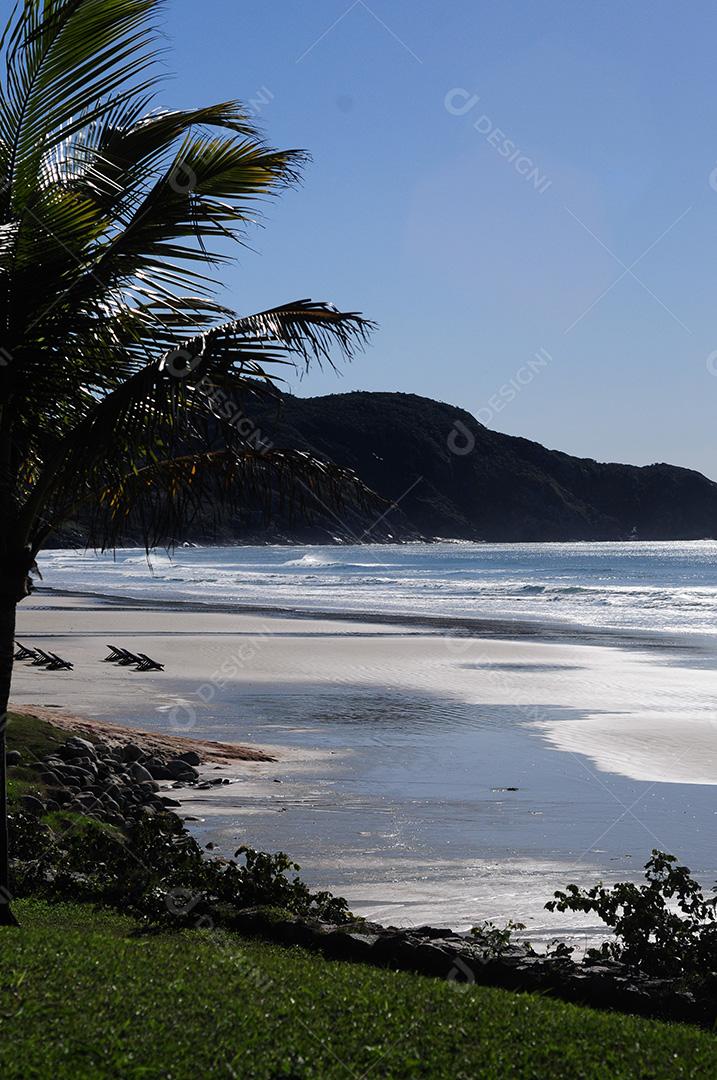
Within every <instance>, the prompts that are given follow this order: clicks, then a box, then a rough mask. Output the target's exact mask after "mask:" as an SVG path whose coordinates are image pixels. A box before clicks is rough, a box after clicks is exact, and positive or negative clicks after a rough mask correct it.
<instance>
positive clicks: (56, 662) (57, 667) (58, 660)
mask: <svg viewBox="0 0 717 1080" xmlns="http://www.w3.org/2000/svg"><path fill="white" fill-rule="evenodd" d="M50 656H51V657H52V661H53V662H52V664H50V670H51V671H72V669H73V667H74V666H75V665H74V664H71V663H70V661H69V660H63V659H62V657H61V656H58V655H57V653H54V652H51V653H50Z"/></svg>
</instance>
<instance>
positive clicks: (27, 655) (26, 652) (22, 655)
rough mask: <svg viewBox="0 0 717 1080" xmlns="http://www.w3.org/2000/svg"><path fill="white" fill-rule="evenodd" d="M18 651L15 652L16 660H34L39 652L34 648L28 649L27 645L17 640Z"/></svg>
mask: <svg viewBox="0 0 717 1080" xmlns="http://www.w3.org/2000/svg"><path fill="white" fill-rule="evenodd" d="M15 644H16V645H17V652H16V653H15V659H16V660H34V659H35V657H36V655H37V653H36V652H35V650H34V649H28V648H27V647H26V646H25V645H21V644H20V642H19V641H16V642H15Z"/></svg>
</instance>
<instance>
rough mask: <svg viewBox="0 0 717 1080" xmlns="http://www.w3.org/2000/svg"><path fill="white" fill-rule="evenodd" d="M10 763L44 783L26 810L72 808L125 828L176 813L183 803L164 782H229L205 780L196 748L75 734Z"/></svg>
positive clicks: (207, 784) (24, 799)
mask: <svg viewBox="0 0 717 1080" xmlns="http://www.w3.org/2000/svg"><path fill="white" fill-rule="evenodd" d="M8 764H9V765H11V766H12V765H14V766H21V767H23V769H30V770H32V772H33V773H34V774H35V775H36V776H37V779H38V781H39V782H40V785H42V792H43V793H42V794H39V793H38V794H36V795H24V796H23V797H22V799H21V804H22V806H23V809H24V810H25V811H26V812H28V813H31V814H37V815H38V816H40V815H41V814H45V813H48V812H49V811H53V810H67V811H71V812H74V813H83V814H89V815H92V816H93V817H95V818H97V819H98V820H100V821H105V822H107V823H108V824H110V825H115V826H118V827H119V828H122V827H124V826H126V825H127V824H128V823H129V822H131V821H133V820H136V819H137V818H138V817H140V816H142V815H144V816H152V815H154V814H157V813H168V812H173V811H172V808H173V807H177V806H179V805H180V803H179V802H178V801H177V800H176V799H173V798H171V797H170V796H168V795H166V794H162V793H161V792H162V788H161V786H160V781H169V782H170V783H171V787H172V788H182V787H187V786H193V787H201V788H208V787H211V786H213V784H222V783H228V782H229V781H226V780H222V779H221V778H216V779H214V780H212V781H206V780H205V781H201V780H200V776H199V772H198V771H197V766H198V765H200V764H201V759H200V757H199V755H198V754H197V753H196V752H195V751H194V750H187V751H185V752H183V753H180V754H177V755H176V757H169V756H161V755H159V754H157V753H148V752H147V751H145V750H143V749H142V748H141V747H139V746H137V745H136V744H135V743H132V742H128V743H125V744H124V745H119V746H110V745H108V744H107V743H103V742H97V743H95V742H90V741H89V740H88V739H82V738H80V737H79V736H72V737H70V738H68V739H67V741H66V742H65V743H64V744H63V745H62V746H59V747H58V748H57V749H56V750H53V751H52V752H51V753H49V754H47V755H45V757H43V758H42V759H40V760H33V761H26V760H24V759H23V757H22V755H21V754H20V753H19V752H18V751H14V752H13V753H12V755H8Z"/></svg>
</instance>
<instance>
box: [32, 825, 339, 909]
mask: <svg viewBox="0 0 717 1080" xmlns="http://www.w3.org/2000/svg"><path fill="white" fill-rule="evenodd" d="M10 845H11V848H10V850H11V857H12V858H11V869H12V876H13V881H12V891H13V893H14V894H15V895H19V896H27V895H40V896H44V897H47V898H48V899H55V900H60V899H68V898H71V899H73V900H87V901H92V902H95V903H97V904H105V905H109V906H111V907H115V908H118V909H119V910H121V911H125V912H129V913H133V914H135V915H137V916H139V917H141V918H142V919H144V920H145V921H146V922H147V923H151V924H169V925H176V926H187V925H197V924H198V921H199V920H200V919H201V918H202V917H203V916H204V917H211V919H212V921H213V922H217V921H221V919H222V918H223V919H224V921H226V920H227V918H230V917H231V913H232V912H234V913H235V912H236V911H238V910H241V909H242V908H246V907H255V906H273V907H277V908H283V909H285V910H287V911H289V912H290V913H292V914H293V915H298V916H301V917H303V918H317V919H322V920H325V921H328V922H334V923H344V922H348V921H350V918H351V914H350V912H349V910H348V905H347V903H346V901H345V900H343V899H342V898H340V897H335V896H333V895H332V894H331V893H328V892H316V893H313V892H311V891H310V889H309V888H308V886H307V885H306V884H305V883H304V882H303V881H302V880H301V878H300V877H298V871H299V869H300V867H299V866H298V865H297V864H296V863H294V862H292V861H291V860H290V859H289V858H288V856H287V855H285V854H284V853H283V852H278V853H277V854H273V855H271V854H267V853H265V852H258V851H254V850H253V849H252V848H249V847H242V848H239V850H238V851H237V852H236V855H235V859H222V858H209V857H207V856H206V855H205V853H204V851H203V850H202V848H201V847H200V846H199V844H198V843H197V842H196V840H194V838H193V837H192V836H190V834H189V833H188V832H187V830H186V829H185V828H184V826H183V825H182V823H181V822H180V821H179V819H178V818H176V817H175V816H174V815H172V814H161V815H157V816H155V817H145V818H141V819H139V820H137V821H135V822H132V823H130V824H129V825H128V827H127V831H126V832H122V831H120V830H118V829H115V828H113V827H111V826H107V825H104V824H102V823H100V822H97V821H94V820H93V819H92V818H90V817H87V816H83V815H78V814H67V813H64V814H63V813H60V814H54V815H50V816H48V817H46V818H45V819H44V820H42V821H38V819H37V818H36V817H32V816H30V815H28V814H26V813H24V812H23V811H15V812H14V813H12V814H11V816H10ZM237 859H239V860H240V861H236V860H237ZM220 916H221V917H220Z"/></svg>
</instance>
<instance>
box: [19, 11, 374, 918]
mask: <svg viewBox="0 0 717 1080" xmlns="http://www.w3.org/2000/svg"><path fill="white" fill-rule="evenodd" d="M161 7H162V3H161V0H20V2H19V3H18V4H17V6H16V8H15V11H14V12H13V14H12V17H11V19H10V22H9V24H8V26H7V28H6V29H5V32H4V34H3V36H2V39H0V717H1V718H2V721H3V722H2V723H1V724H0V767H1V769H2V774H1V776H0V799H1V804H0V922H5V923H12V922H13V921H14V919H13V916H12V913H11V911H10V905H9V893H8V885H9V879H8V850H7V798H6V769H5V732H4V727H5V723H4V721H5V718H6V715H7V708H8V701H9V692H10V681H11V675H12V665H13V638H14V626H15V611H16V606H17V604H18V602H19V601H21V600H22V599H23V597H25V596H26V595H27V594H28V593H29V591H30V587H31V583H30V572H31V569H32V567H33V565H34V561H35V558H36V556H37V554H38V552H39V550H40V549H41V547H42V546H43V544H45V543H46V541H47V540H48V538H49V537H50V536H51V534H52V533H53V531H54V530H56V529H57V528H58V526H60V525H62V523H63V522H66V521H67V520H68V519H69V518H70V517H72V516H74V515H76V514H78V513H80V514H82V513H83V511H82V507H83V506H85V507H87V508H89V509H88V510H87V511H85V512H84V514H85V516H84V517H83V518H82V520H83V521H84V522H85V523H86V524H87V529H88V531H89V543H90V545H94V546H96V547H99V548H100V549H106V548H108V547H110V548H111V547H112V546H114V545H116V544H117V543H119V542H121V540H122V539H123V537H131V536H133V535H134V536H136V535H137V534H138V532H139V533H141V536H142V539H143V541H144V543H145V545H146V546H147V548H148V549H149V548H150V547H151V546H154V545H155V544H156V543H158V542H160V541H162V540H163V539H166V538H167V537H171V536H172V535H173V534H174V533H175V531H176V529H177V527H178V526H179V524H180V523H181V521H182V520H183V519H185V518H186V516H187V514H191V513H192V512H193V511H195V510H196V508H197V507H198V506H199V505H200V504H202V503H206V501H207V500H208V499H211V500H212V502H213V503H216V502H217V501H218V500H225V501H228V502H234V501H237V502H241V500H242V499H243V498H244V497H245V496H246V493H247V492H251V493H252V497H253V498H254V497H255V496H256V494H257V493H260V494H262V495H263V496H264V498H265V501H266V502H267V505H271V504H272V503H275V502H276V499H277V498H278V497H282V496H283V495H284V494H286V493H287V492H289V493H291V492H296V491H300V492H302V493H306V492H310V493H311V494H313V495H315V496H316V497H318V498H320V499H322V500H323V499H332V498H335V497H336V496H337V495H338V494H339V493H340V492H341V491H342V490H345V487H346V485H347V483H351V482H352V481H351V477H350V474H347V473H344V472H342V471H341V470H339V469H337V468H336V467H334V466H332V465H330V464H328V463H324V462H321V461H319V460H317V459H315V458H313V457H312V456H311V455H308V454H304V453H299V452H297V451H286V450H280V449H277V448H267V447H266V446H262V445H260V444H259V445H257V441H256V439H252V438H251V430H250V426H249V430H248V428H247V425H246V424H236V423H232V422H231V418H232V411H231V410H230V409H228V408H226V403H227V402H228V401H231V402H236V401H243V400H245V399H247V398H252V397H256V396H258V395H264V396H266V395H273V396H276V395H277V394H278V391H279V386H278V384H279V383H280V381H281V380H279V378H278V375H277V371H276V365H279V364H286V363H299V364H309V363H310V362H312V361H317V362H318V363H322V362H329V363H331V362H332V360H333V357H334V350H335V352H336V354H337V355H338V356H343V357H344V358H349V359H350V358H351V356H352V355H353V354H354V353H355V352H356V351H357V349H359V348H360V347H361V346H362V345H363V344H364V343H365V341H366V339H367V335H368V333H369V332H370V330H371V326H372V324H370V323H368V322H367V321H366V320H364V319H363V318H361V317H360V316H359V315H358V314H356V313H342V312H340V311H338V310H336V308H334V307H333V306H332V305H330V304H323V303H313V302H310V301H306V300H303V301H299V302H297V303H292V304H286V305H283V306H280V307H277V308H273V309H271V310H269V311H264V312H261V313H260V314H257V315H250V316H243V317H238V316H237V315H236V314H235V313H234V312H233V311H232V310H230V309H229V308H227V307H224V306H223V305H222V304H220V303H219V302H218V300H217V298H216V297H217V282H216V281H215V280H213V279H212V277H210V276H209V274H210V272H211V268H212V267H217V266H221V265H222V264H223V263H224V262H225V261H226V260H227V258H228V257H229V254H228V244H227V240H229V239H238V240H240V241H241V240H242V239H243V237H244V235H245V230H246V228H247V227H248V226H249V225H251V224H252V223H253V221H254V220H255V216H256V204H257V200H259V199H261V198H262V197H265V196H270V195H273V194H276V193H278V192H280V191H281V189H282V188H283V187H285V186H286V185H288V184H292V183H294V182H295V181H296V180H297V178H298V176H299V173H300V170H301V167H302V165H303V163H304V160H305V155H304V154H303V153H302V152H301V151H296V150H288V151H282V150H275V149H272V148H271V147H269V146H267V145H266V144H265V143H264V142H263V141H262V139H261V138H260V136H259V135H258V133H257V131H256V129H255V126H254V125H253V124H252V122H251V120H250V119H249V117H248V116H247V113H246V112H245V111H244V110H243V109H242V107H241V106H240V105H239V104H238V103H237V102H226V103H222V104H219V105H212V106H208V107H202V108H195V109H184V110H174V111H166V110H159V109H157V108H156V107H155V106H154V95H155V93H156V91H157V81H158V75H157V70H156V62H157V58H158V52H157V47H156V40H157V34H156V25H155V24H156V20H157V18H158V16H159V15H160V13H161ZM209 432H211V433H213V438H214V443H209V442H208V441H207V440H208V433H209ZM217 432H220V433H221V444H220V446H219V448H217V443H216V435H217ZM354 479H355V478H354ZM356 483H357V484H358V482H356Z"/></svg>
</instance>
